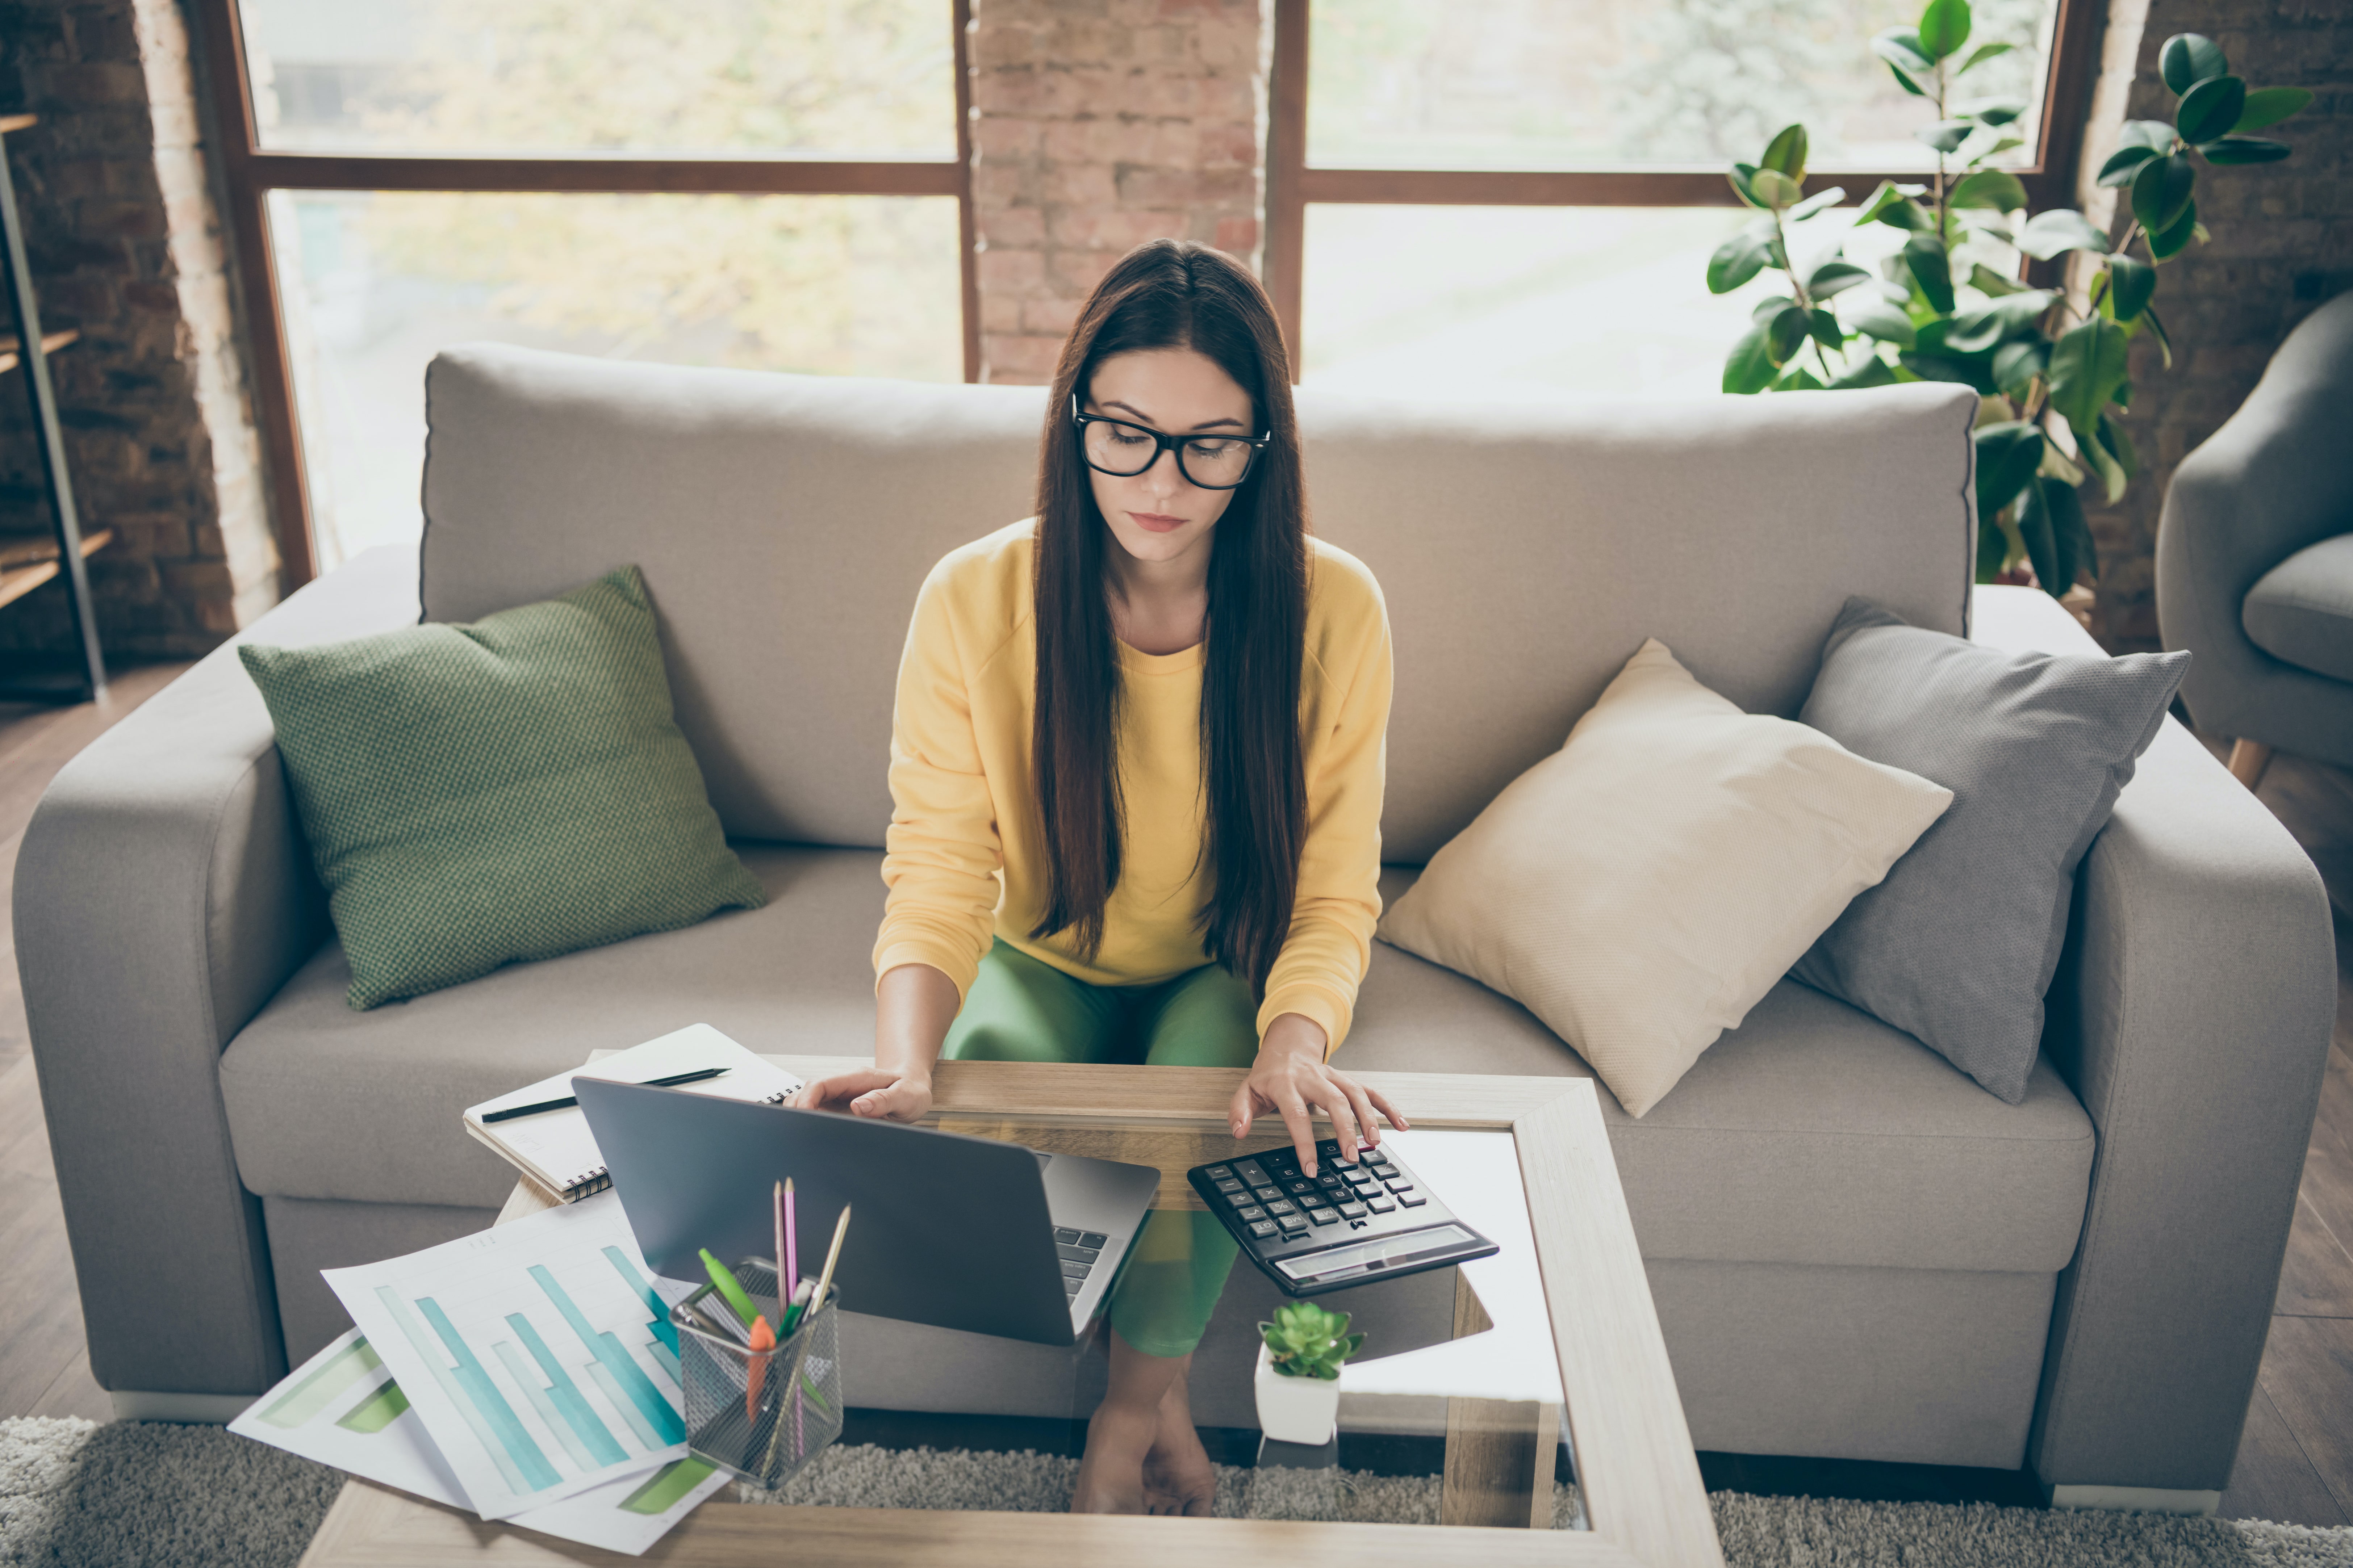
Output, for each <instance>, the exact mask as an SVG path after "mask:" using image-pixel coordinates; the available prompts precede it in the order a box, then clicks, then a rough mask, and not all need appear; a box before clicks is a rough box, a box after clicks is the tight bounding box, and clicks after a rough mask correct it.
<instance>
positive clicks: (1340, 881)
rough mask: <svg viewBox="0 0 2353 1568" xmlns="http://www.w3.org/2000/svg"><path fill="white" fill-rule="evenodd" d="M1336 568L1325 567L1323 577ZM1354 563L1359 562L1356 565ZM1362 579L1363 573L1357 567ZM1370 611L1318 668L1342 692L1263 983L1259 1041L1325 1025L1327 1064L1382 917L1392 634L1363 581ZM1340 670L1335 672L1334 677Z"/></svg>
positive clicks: (1314, 762) (1310, 757) (1327, 720)
mask: <svg viewBox="0 0 2353 1568" xmlns="http://www.w3.org/2000/svg"><path fill="white" fill-rule="evenodd" d="M1333 564H1334V563H1328V562H1325V563H1319V566H1321V567H1323V568H1324V569H1327V570H1328V569H1332V566H1333ZM1352 564H1353V563H1352ZM1356 571H1357V572H1358V573H1363V568H1362V567H1361V566H1359V567H1357V568H1356ZM1362 581H1363V584H1364V585H1365V588H1366V603H1365V604H1364V605H1362V606H1361V607H1360V608H1359V613H1358V615H1357V616H1349V617H1346V621H1347V622H1348V623H1350V624H1345V626H1335V632H1339V633H1340V634H1341V635H1338V636H1335V637H1334V638H1333V643H1334V645H1335V646H1332V647H1327V648H1326V650H1325V652H1324V658H1323V659H1322V660H1320V661H1319V662H1320V663H1322V665H1323V674H1324V679H1325V681H1326V682H1328V683H1329V685H1330V687H1331V688H1333V689H1335V690H1336V691H1337V692H1338V696H1337V700H1336V702H1335V704H1334V705H1333V707H1332V708H1331V709H1329V710H1327V711H1325V712H1324V713H1322V714H1320V715H1317V716H1316V717H1317V719H1318V722H1317V724H1316V729H1315V731H1314V733H1311V734H1310V735H1309V736H1307V737H1306V741H1307V746H1306V755H1305V757H1304V759H1303V761H1304V763H1305V767H1306V773H1307V842H1306V845H1305V846H1304V847H1303V850H1302V852H1301V854H1300V858H1299V890H1298V893H1297V896H1296V898H1295V899H1294V900H1293V904H1292V910H1291V932H1290V934H1289V935H1288V936H1287V937H1286V938H1285V939H1284V941H1283V944H1282V952H1281V953H1280V954H1279V955H1278V956H1277V957H1276V959H1275V961H1274V970H1273V972H1272V973H1271V974H1269V975H1268V976H1267V982H1266V1001H1265V1003H1264V1004H1263V1005H1261V1007H1260V1008H1259V1013H1258V1032H1259V1035H1260V1037H1261V1038H1263V1037H1265V1034H1266V1030H1267V1026H1268V1025H1270V1024H1271V1023H1273V1022H1274V1020H1275V1019H1276V1018H1278V1017H1280V1016H1282V1015H1283V1014H1285V1013H1297V1014H1299V1015H1301V1016H1303V1017H1306V1018H1311V1019H1313V1020H1314V1021H1315V1022H1316V1023H1318V1024H1320V1025H1322V1026H1324V1037H1325V1038H1326V1040H1327V1042H1328V1044H1327V1045H1326V1047H1325V1053H1324V1054H1325V1055H1326V1056H1327V1057H1328V1056H1329V1055H1330V1054H1331V1052H1332V1051H1335V1050H1337V1049H1338V1048H1339V1047H1340V1042H1341V1041H1342V1040H1345V1039H1346V1038H1347V1037H1348V1025H1349V1023H1350V1021H1351V1020H1352V1018H1353V1017H1354V1016H1355V1014H1356V987H1357V986H1358V985H1359V984H1362V982H1363V980H1364V978H1365V965H1366V963H1368V962H1369V961H1370V959H1371V957H1372V940H1373V928H1374V927H1375V926H1376V925H1377V923H1378V922H1379V921H1380V917H1381V894H1380V879H1381V792H1382V789H1383V786H1384V784H1385V782H1386V779H1387V769H1388V724H1389V686H1390V680H1391V671H1390V655H1389V625H1388V612H1387V610H1386V609H1385V608H1384V606H1383V605H1382V604H1381V600H1380V595H1379V591H1378V589H1377V588H1375V587H1373V585H1372V578H1371V576H1370V574H1364V576H1363V578H1362ZM1335 665H1336V666H1338V667H1339V668H1333V667H1334V666H1335Z"/></svg>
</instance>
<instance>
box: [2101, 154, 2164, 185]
mask: <svg viewBox="0 0 2353 1568" xmlns="http://www.w3.org/2000/svg"><path fill="white" fill-rule="evenodd" d="M2156 156H2157V149H2156V148H2154V147H2142V146H2138V145H2135V146H2131V147H2119V148H2117V149H2116V151H2115V152H2114V153H2109V154H2108V161H2107V162H2106V163H2103V164H2101V165H2100V184H2102V185H2104V186H2105V187H2106V188H2107V189H2109V190H2115V189H2116V187H2117V186H2118V185H2129V184H2132V177H2133V174H2135V173H2136V172H2137V170H2138V169H2139V168H2140V166H2141V165H2142V164H2143V163H2147V162H2148V161H2149V160H2150V159H2151V158H2154V157H2156Z"/></svg>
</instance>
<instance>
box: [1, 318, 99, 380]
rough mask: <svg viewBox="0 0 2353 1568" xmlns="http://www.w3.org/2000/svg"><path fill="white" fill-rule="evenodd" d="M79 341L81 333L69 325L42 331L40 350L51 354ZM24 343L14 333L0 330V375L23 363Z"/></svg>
mask: <svg viewBox="0 0 2353 1568" xmlns="http://www.w3.org/2000/svg"><path fill="white" fill-rule="evenodd" d="M78 342H81V333H80V332H79V331H76V330H74V329H73V328H71V327H68V328H67V329H66V330H65V331H61V332H43V333H42V334H41V352H42V353H45V354H53V353H57V352H58V350H59V349H61V348H64V347H66V346H67V345H68V344H69V343H78ZM24 347H25V345H24V344H22V343H20V342H17V341H16V333H14V332H0V375H5V374H7V373H8V372H9V371H12V370H14V369H16V367H17V365H19V364H21V363H24V358H25V355H24V352H23V351H24Z"/></svg>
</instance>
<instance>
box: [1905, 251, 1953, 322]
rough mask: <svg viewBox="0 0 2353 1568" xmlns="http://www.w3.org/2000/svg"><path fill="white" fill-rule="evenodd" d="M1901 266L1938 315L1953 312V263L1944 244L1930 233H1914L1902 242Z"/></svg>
mask: <svg viewBox="0 0 2353 1568" xmlns="http://www.w3.org/2000/svg"><path fill="white" fill-rule="evenodd" d="M1904 265H1905V266H1906V267H1908V268H1911V269H1912V280H1913V281H1914V282H1915V283H1917V284H1918V285H1919V286H1920V297H1921V298H1922V299H1924V300H1927V301H1928V308H1929V309H1930V310H1934V311H1936V314H1938V315H1940V316H1948V315H1951V314H1952V311H1953V263H1952V259H1951V258H1949V257H1948V256H1947V255H1946V254H1945V242H1944V241H1943V240H1941V239H1938V238H1937V237H1936V236H1935V235H1933V234H1915V235H1914V236H1913V237H1911V238H1909V239H1907V240H1905V242H1904Z"/></svg>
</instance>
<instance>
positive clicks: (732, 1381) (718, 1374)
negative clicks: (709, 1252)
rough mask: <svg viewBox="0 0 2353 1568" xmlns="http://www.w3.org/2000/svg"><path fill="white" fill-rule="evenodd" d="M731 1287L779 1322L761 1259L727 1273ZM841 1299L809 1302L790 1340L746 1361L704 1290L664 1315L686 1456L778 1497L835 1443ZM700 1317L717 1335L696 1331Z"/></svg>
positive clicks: (832, 1294) (829, 1296)
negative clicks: (674, 1334)
mask: <svg viewBox="0 0 2353 1568" xmlns="http://www.w3.org/2000/svg"><path fill="white" fill-rule="evenodd" d="M735 1278H736V1280H737V1281H738V1282H739V1283H740V1284H742V1285H743V1287H744V1292H745V1293H746V1294H747V1295H749V1296H750V1297H751V1298H752V1302H753V1305H754V1306H755V1307H757V1308H758V1309H759V1310H760V1311H761V1313H762V1314H763V1315H764V1316H765V1317H766V1318H767V1320H768V1321H770V1322H772V1323H773V1322H776V1321H778V1320H777V1311H776V1266H775V1265H774V1264H773V1263H771V1262H769V1261H768V1260H767V1259H766V1258H745V1259H744V1260H743V1261H742V1262H740V1263H738V1264H736V1265H735ZM840 1299H841V1292H840V1291H839V1289H828V1291H827V1292H826V1299H825V1300H823V1301H812V1302H811V1303H810V1304H809V1310H807V1312H806V1313H804V1314H803V1315H802V1318H801V1321H800V1323H799V1324H798V1326H797V1327H796V1328H795V1329H794V1331H793V1334H792V1337H791V1338H790V1339H787V1340H786V1341H784V1342H781V1343H779V1344H778V1345H777V1346H776V1349H774V1350H771V1351H754V1350H753V1349H752V1348H751V1347H750V1346H749V1345H748V1344H746V1343H745V1342H744V1341H742V1340H739V1339H737V1338H735V1337H733V1334H732V1333H729V1332H727V1331H725V1330H726V1325H727V1324H728V1323H729V1322H730V1321H732V1319H733V1313H732V1312H731V1310H730V1309H729V1308H728V1305H727V1303H726V1301H725V1300H723V1299H722V1298H721V1297H720V1295H719V1293H718V1292H717V1291H716V1290H715V1289H712V1287H711V1286H708V1285H705V1286H704V1287H702V1289H699V1290H697V1291H696V1292H695V1293H694V1294H693V1295H691V1296H689V1297H688V1298H687V1299H686V1300H684V1301H681V1302H680V1303H679V1304H678V1305H677V1306H676V1307H674V1308H672V1309H671V1310H670V1322H671V1324H672V1326H674V1327H675V1328H676V1329H677V1330H678V1352H679V1354H678V1362H679V1376H680V1381H681V1383H682V1384H684V1385H685V1389H686V1442H687V1447H689V1448H691V1449H692V1450H693V1451H694V1452H695V1453H696V1454H698V1455H700V1456H701V1457H702V1458H705V1459H708V1460H710V1461H711V1462H712V1464H714V1465H718V1466H721V1467H722V1468H725V1469H728V1470H730V1471H733V1473H734V1474H735V1475H736V1476H737V1477H738V1478H739V1479H743V1480H747V1481H750V1482H752V1483H753V1484H754V1485H755V1486H762V1487H779V1486H782V1485H784V1484H785V1482H786V1481H788V1480H790V1479H792V1478H793V1477H794V1476H796V1475H797V1474H799V1473H800V1470H801V1468H802V1467H804V1466H806V1465H807V1463H808V1462H809V1461H810V1460H811V1459H813V1458H816V1457H817V1456H818V1454H819V1453H821V1452H823V1451H824V1449H825V1447H826V1445H828V1443H831V1442H832V1441H833V1440H834V1439H835V1438H837V1437H839V1436H841V1356H840V1352H839V1348H838V1347H839V1340H838V1338H837V1334H838V1326H839V1321H840V1317H841V1313H840V1310H839V1306H840ZM694 1309H699V1310H701V1311H702V1312H703V1313H704V1314H705V1315H707V1316H708V1317H709V1318H710V1319H711V1320H712V1321H715V1322H717V1323H718V1324H719V1325H720V1327H721V1329H722V1331H721V1332H719V1333H715V1334H714V1333H712V1332H710V1331H707V1330H706V1329H704V1328H703V1327H702V1325H701V1324H699V1323H698V1322H697V1321H695V1316H694V1311H693V1310H694Z"/></svg>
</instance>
